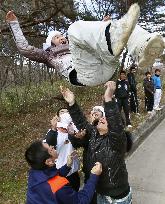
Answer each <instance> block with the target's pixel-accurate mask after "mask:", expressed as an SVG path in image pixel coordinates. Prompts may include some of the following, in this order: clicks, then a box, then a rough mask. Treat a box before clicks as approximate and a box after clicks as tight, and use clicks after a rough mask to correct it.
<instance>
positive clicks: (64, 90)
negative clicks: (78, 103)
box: [60, 86, 75, 106]
mask: <svg viewBox="0 0 165 204" xmlns="http://www.w3.org/2000/svg"><path fill="white" fill-rule="evenodd" d="M60 90H61V94H62V95H63V97H64V99H65V101H66V102H68V103H69V106H72V105H73V104H74V103H75V96H74V94H73V92H71V91H70V90H69V89H68V88H64V87H63V86H60Z"/></svg>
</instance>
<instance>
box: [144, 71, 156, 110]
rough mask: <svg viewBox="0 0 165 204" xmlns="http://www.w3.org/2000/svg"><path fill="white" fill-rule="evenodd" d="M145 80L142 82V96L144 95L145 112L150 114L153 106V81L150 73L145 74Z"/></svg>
mask: <svg viewBox="0 0 165 204" xmlns="http://www.w3.org/2000/svg"><path fill="white" fill-rule="evenodd" d="M145 75H146V78H145V79H144V81H143V86H144V94H145V108H146V109H147V112H148V113H149V114H150V113H152V110H153V106H154V92H155V88H154V81H153V79H152V77H151V73H150V72H149V71H148V72H146V73H145Z"/></svg>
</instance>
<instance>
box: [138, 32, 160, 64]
mask: <svg viewBox="0 0 165 204" xmlns="http://www.w3.org/2000/svg"><path fill="white" fill-rule="evenodd" d="M163 50H164V41H163V39H162V37H161V36H159V35H156V36H154V37H151V39H150V40H149V42H148V44H147V46H146V48H145V50H144V53H143V54H144V55H143V57H142V59H141V60H140V61H139V67H140V68H147V67H149V66H152V65H153V63H154V62H155V59H156V58H158V57H159V56H161V54H162V53H163Z"/></svg>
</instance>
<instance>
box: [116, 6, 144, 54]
mask: <svg viewBox="0 0 165 204" xmlns="http://www.w3.org/2000/svg"><path fill="white" fill-rule="evenodd" d="M125 15H127V16H131V19H133V20H132V21H130V24H128V21H127V22H126V23H123V24H122V26H123V27H124V29H125V32H124V33H123V38H122V40H121V42H120V43H118V47H117V48H116V50H113V53H114V55H115V56H119V55H120V54H121V53H122V51H123V49H124V47H125V46H126V44H127V42H128V39H129V37H130V35H131V33H132V31H133V30H134V28H135V26H136V23H137V21H138V18H139V15H140V7H139V5H138V4H137V3H135V4H133V5H131V7H130V9H129V10H128V13H127V14H125ZM123 17H126V16H123ZM126 18H128V17H126ZM121 20H122V19H121ZM129 20H130V18H129Z"/></svg>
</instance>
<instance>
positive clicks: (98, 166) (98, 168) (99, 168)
mask: <svg viewBox="0 0 165 204" xmlns="http://www.w3.org/2000/svg"><path fill="white" fill-rule="evenodd" d="M91 173H92V174H96V175H97V176H99V175H100V174H101V173H102V164H101V163H100V162H96V163H95V166H94V167H93V168H92V170H91Z"/></svg>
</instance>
